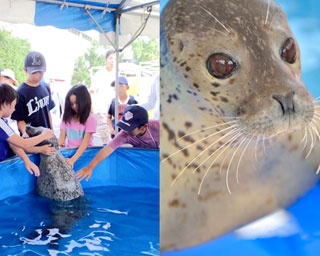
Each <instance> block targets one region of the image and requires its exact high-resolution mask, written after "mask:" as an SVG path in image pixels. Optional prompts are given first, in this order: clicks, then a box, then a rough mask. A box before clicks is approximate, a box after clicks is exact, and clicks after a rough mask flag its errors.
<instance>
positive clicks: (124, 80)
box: [111, 76, 128, 87]
mask: <svg viewBox="0 0 320 256" xmlns="http://www.w3.org/2000/svg"><path fill="white" fill-rule="evenodd" d="M118 81H119V84H126V85H128V80H127V78H125V77H124V76H119V78H118ZM115 82H116V81H113V82H112V83H111V87H114V86H115Z"/></svg>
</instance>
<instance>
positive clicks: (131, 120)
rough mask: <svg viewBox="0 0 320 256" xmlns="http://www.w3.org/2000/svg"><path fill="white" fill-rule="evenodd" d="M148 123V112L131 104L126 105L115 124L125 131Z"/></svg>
mask: <svg viewBox="0 0 320 256" xmlns="http://www.w3.org/2000/svg"><path fill="white" fill-rule="evenodd" d="M147 123H148V112H147V110H145V109H144V108H143V107H140V106H138V105H131V106H129V107H127V108H126V109H125V110H124V112H123V116H122V117H121V119H120V120H119V122H118V123H117V126H118V127H119V128H120V129H122V130H124V131H127V132H131V131H133V130H134V129H135V128H137V127H139V126H141V125H144V124H147Z"/></svg>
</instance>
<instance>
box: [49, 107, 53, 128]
mask: <svg viewBox="0 0 320 256" xmlns="http://www.w3.org/2000/svg"><path fill="white" fill-rule="evenodd" d="M49 122H50V128H51V129H52V130H53V123H52V115H51V112H50V111H49Z"/></svg>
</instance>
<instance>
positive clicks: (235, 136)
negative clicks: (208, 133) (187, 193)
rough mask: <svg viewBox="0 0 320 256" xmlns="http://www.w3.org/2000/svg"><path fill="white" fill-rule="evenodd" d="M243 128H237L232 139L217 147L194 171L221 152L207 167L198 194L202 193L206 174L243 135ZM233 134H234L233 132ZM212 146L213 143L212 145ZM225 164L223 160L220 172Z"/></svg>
mask: <svg viewBox="0 0 320 256" xmlns="http://www.w3.org/2000/svg"><path fill="white" fill-rule="evenodd" d="M241 131H242V129H236V130H235V131H234V133H236V135H234V136H233V137H232V138H231V139H229V140H228V141H227V142H225V143H224V144H222V145H221V146H220V147H219V148H218V149H216V150H215V151H214V152H213V154H211V155H209V156H208V157H207V158H206V159H205V160H204V161H202V163H201V164H199V166H198V167H197V168H196V169H195V170H194V171H193V173H194V172H195V171H196V170H197V169H199V168H200V167H201V166H202V164H204V163H205V162H206V161H208V160H209V159H210V158H212V157H213V155H214V154H215V153H217V152H219V151H220V150H221V151H220V152H219V154H218V155H217V156H215V158H214V159H213V161H212V162H211V163H210V165H209V167H208V168H207V170H206V171H205V173H204V175H203V177H202V179H201V182H200V185H199V189H198V195H199V194H200V193H201V188H202V185H203V182H204V180H205V178H206V176H207V175H208V173H209V171H210V170H211V167H212V166H213V165H214V163H215V162H216V160H217V159H218V158H219V157H220V156H221V155H222V154H223V153H224V152H225V151H226V150H227V149H228V148H229V146H230V145H233V142H235V141H237V139H238V138H239V137H240V136H242V133H241ZM231 135H232V134H231ZM210 146H212V145H210ZM222 165H223V162H222V163H221V165H220V174H221V166H222Z"/></svg>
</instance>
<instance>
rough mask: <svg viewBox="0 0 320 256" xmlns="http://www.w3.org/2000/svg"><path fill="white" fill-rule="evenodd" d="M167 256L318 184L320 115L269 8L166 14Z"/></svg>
mask: <svg viewBox="0 0 320 256" xmlns="http://www.w3.org/2000/svg"><path fill="white" fill-rule="evenodd" d="M160 20H161V21H160V22H161V89H160V90H161V113H162V116H161V119H160V121H161V149H160V153H161V172H160V175H161V179H160V190H161V192H160V193H161V200H160V216H161V218H160V231H161V250H162V251H165V250H175V249H180V248H186V247H190V246H193V245H197V244H200V243H203V242H206V241H208V240H210V239H214V238H216V237H218V236H220V235H222V234H225V233H226V232H229V231H232V230H234V229H235V228H237V227H240V226H242V225H244V224H247V223H249V222H251V221H253V220H255V219H257V218H259V217H262V216H264V215H266V214H268V213H271V212H273V211H275V210H277V209H279V208H282V207H286V206H288V205H290V204H291V203H292V202H294V201H295V200H297V199H298V198H299V197H301V196H302V195H304V194H305V193H306V192H307V191H308V190H309V189H310V188H311V187H312V186H314V184H315V183H316V182H317V180H318V175H316V173H317V172H318V170H319V162H320V159H319V153H320V149H319V134H320V131H319V107H318V105H317V103H316V101H315V100H314V99H313V98H312V97H311V95H310V94H309V92H308V91H307V90H306V88H305V86H304V84H303V82H302V80H301V77H300V75H301V70H300V51H299V46H298V44H297V41H296V39H295V37H294V35H293V34H292V32H291V30H290V28H289V25H288V22H287V18H286V15H285V13H284V12H283V11H282V10H281V8H280V7H279V6H278V5H277V4H276V2H275V1H271V0H270V1H269V0H175V1H170V2H169V3H168V5H167V6H166V7H165V9H164V11H163V13H162V16H161V19H160Z"/></svg>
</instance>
